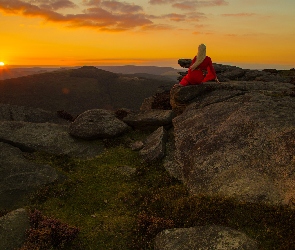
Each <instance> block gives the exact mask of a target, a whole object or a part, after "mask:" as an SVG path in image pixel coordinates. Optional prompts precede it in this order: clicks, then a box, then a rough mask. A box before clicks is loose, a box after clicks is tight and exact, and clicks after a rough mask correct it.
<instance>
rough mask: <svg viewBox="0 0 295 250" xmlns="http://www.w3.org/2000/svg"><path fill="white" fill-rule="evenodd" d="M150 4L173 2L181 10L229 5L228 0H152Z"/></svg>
mask: <svg viewBox="0 0 295 250" xmlns="http://www.w3.org/2000/svg"><path fill="white" fill-rule="evenodd" d="M149 3H150V4H172V6H173V7H175V8H178V9H181V10H192V9H196V8H197V7H212V6H221V5H228V2H227V1H226V0H208V1H198V0H196V1H179V0H150V1H149Z"/></svg>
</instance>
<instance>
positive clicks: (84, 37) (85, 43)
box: [0, 0, 295, 69]
mask: <svg viewBox="0 0 295 250" xmlns="http://www.w3.org/2000/svg"><path fill="white" fill-rule="evenodd" d="M294 12H295V0H280V1H278V0H194V1H190V0H187V1H185V0H136V1H135V0H126V1H118V0H110V1H105V0H0V45H1V46H0V62H4V63H5V64H6V65H56V66H79V65H94V66H95V65H126V64H133V65H154V66H172V67H175V68H177V67H178V65H177V60H178V59H179V58H192V57H193V56H194V55H195V54H196V53H197V48H198V45H199V44H200V43H204V44H206V46H207V55H209V56H210V57H211V58H212V61H213V62H215V63H223V64H230V65H236V66H240V67H243V68H277V69H290V68H294V67H295V15H294Z"/></svg>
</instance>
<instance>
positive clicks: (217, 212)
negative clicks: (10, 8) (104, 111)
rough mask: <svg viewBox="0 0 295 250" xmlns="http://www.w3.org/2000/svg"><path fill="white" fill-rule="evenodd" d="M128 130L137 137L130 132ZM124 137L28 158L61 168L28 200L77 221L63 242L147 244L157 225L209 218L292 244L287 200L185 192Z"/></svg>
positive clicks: (88, 246)
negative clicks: (79, 151)
mask: <svg viewBox="0 0 295 250" xmlns="http://www.w3.org/2000/svg"><path fill="white" fill-rule="evenodd" d="M141 136H143V135H141ZM132 137H133V138H131V139H132V140H138V139H140V136H139V135H138V134H137V135H136V134H134V135H132ZM129 139H130V138H129ZM129 139H128V140H129ZM128 140H127V139H126V138H120V139H117V140H115V141H114V142H113V143H109V144H108V145H109V146H108V147H107V148H106V150H105V152H104V153H103V154H101V155H100V156H99V157H97V158H95V159H92V160H87V161H83V160H74V159H70V158H62V157H61V158H60V157H56V156H48V155H47V156H46V155H44V154H43V155H42V154H37V155H36V156H35V158H34V160H35V161H38V162H43V163H47V164H51V165H52V166H54V167H55V168H56V169H58V170H59V171H60V172H61V173H62V174H64V175H66V176H67V178H65V179H64V181H63V182H62V183H56V184H54V185H50V186H47V187H46V188H44V189H43V190H41V191H39V192H37V193H36V194H35V195H34V197H33V198H32V199H31V206H30V207H31V209H32V210H34V209H38V210H39V211H41V212H42V214H44V215H45V216H49V217H51V218H56V219H58V220H61V221H63V222H65V223H67V224H68V225H72V226H73V227H76V228H79V230H80V233H79V234H78V236H77V238H76V239H75V240H74V241H73V243H72V244H71V246H67V247H66V246H65V248H64V249H74V250H82V249H83V250H92V249H105V250H106V249H127V250H128V249H153V239H154V237H155V236H156V234H157V233H159V232H160V231H162V230H164V229H167V228H177V227H193V226H200V225H212V224H216V225H221V226H228V227H231V228H233V229H237V230H240V231H242V232H244V233H246V234H247V235H248V236H249V237H251V238H253V239H255V240H256V241H257V242H258V244H259V249H262V250H268V249H278V250H287V249H295V235H294V233H293V232H294V231H295V223H294V218H295V211H294V210H292V209H291V208H289V207H287V206H270V205H266V204H255V203H241V202H238V201H237V200H235V199H224V198H222V197H218V196H216V197H208V196H202V195H199V196H192V195H190V194H189V192H188V191H187V190H186V188H185V187H184V186H183V184H182V183H180V182H179V181H177V180H176V179H174V178H172V177H171V176H169V175H168V173H167V172H166V171H165V169H164V167H163V165H162V163H161V162H158V163H155V164H152V165H147V164H145V163H143V162H142V159H141V158H140V157H139V155H138V153H137V152H134V151H131V150H130V149H129V148H128V147H126V145H127V144H126V141H128ZM121 166H128V167H130V168H135V169H136V171H135V173H133V174H131V175H124V174H123V173H122V171H118V169H119V167H121ZM44 233H45V234H46V233H47V232H44ZM53 249H57V248H56V246H54V247H53Z"/></svg>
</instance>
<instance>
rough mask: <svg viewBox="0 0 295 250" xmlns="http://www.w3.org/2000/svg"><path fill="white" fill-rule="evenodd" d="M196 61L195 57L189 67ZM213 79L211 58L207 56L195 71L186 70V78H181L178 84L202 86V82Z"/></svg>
mask: <svg viewBox="0 0 295 250" xmlns="http://www.w3.org/2000/svg"><path fill="white" fill-rule="evenodd" d="M196 59H197V57H196V56H195V57H194V59H193V60H192V62H191V65H190V66H192V65H193V64H194V63H195V61H196ZM203 71H207V74H206V75H204V74H203ZM215 78H216V72H215V69H214V68H213V65H212V61H211V58H210V57H209V56H206V57H205V59H204V61H203V62H202V63H201V64H200V65H199V66H198V67H197V68H196V69H195V70H191V69H189V70H188V72H187V74H186V76H184V77H183V78H182V80H181V81H180V83H179V84H180V85H182V86H186V85H196V84H202V83H203V82H207V81H210V80H214V79H215Z"/></svg>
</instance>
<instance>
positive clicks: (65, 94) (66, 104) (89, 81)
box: [0, 66, 175, 115]
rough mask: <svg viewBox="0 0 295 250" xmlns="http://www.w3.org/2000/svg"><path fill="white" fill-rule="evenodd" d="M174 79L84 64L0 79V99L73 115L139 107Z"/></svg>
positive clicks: (169, 84) (169, 85)
mask: <svg viewBox="0 0 295 250" xmlns="http://www.w3.org/2000/svg"><path fill="white" fill-rule="evenodd" d="M174 83H175V81H172V80H169V79H166V78H165V79H156V78H148V77H143V76H140V75H125V74H116V73H112V72H109V71H105V70H102V69H98V68H96V67H91V66H84V67H81V68H77V69H64V70H58V71H53V72H46V73H41V74H34V75H29V76H23V77H18V78H13V79H6V80H1V81H0V102H1V103H8V104H14V105H22V106H30V107H36V108H42V109H45V110H50V111H58V110H65V111H67V112H69V113H71V114H72V115H78V114H80V113H82V112H84V111H85V110H88V109H94V108H103V109H109V110H117V109H119V108H128V109H132V110H138V109H139V108H140V106H141V103H142V101H143V100H144V99H145V98H147V97H149V96H152V95H154V94H155V93H156V92H157V91H160V90H165V89H170V88H171V87H172V86H173V84H174Z"/></svg>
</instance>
